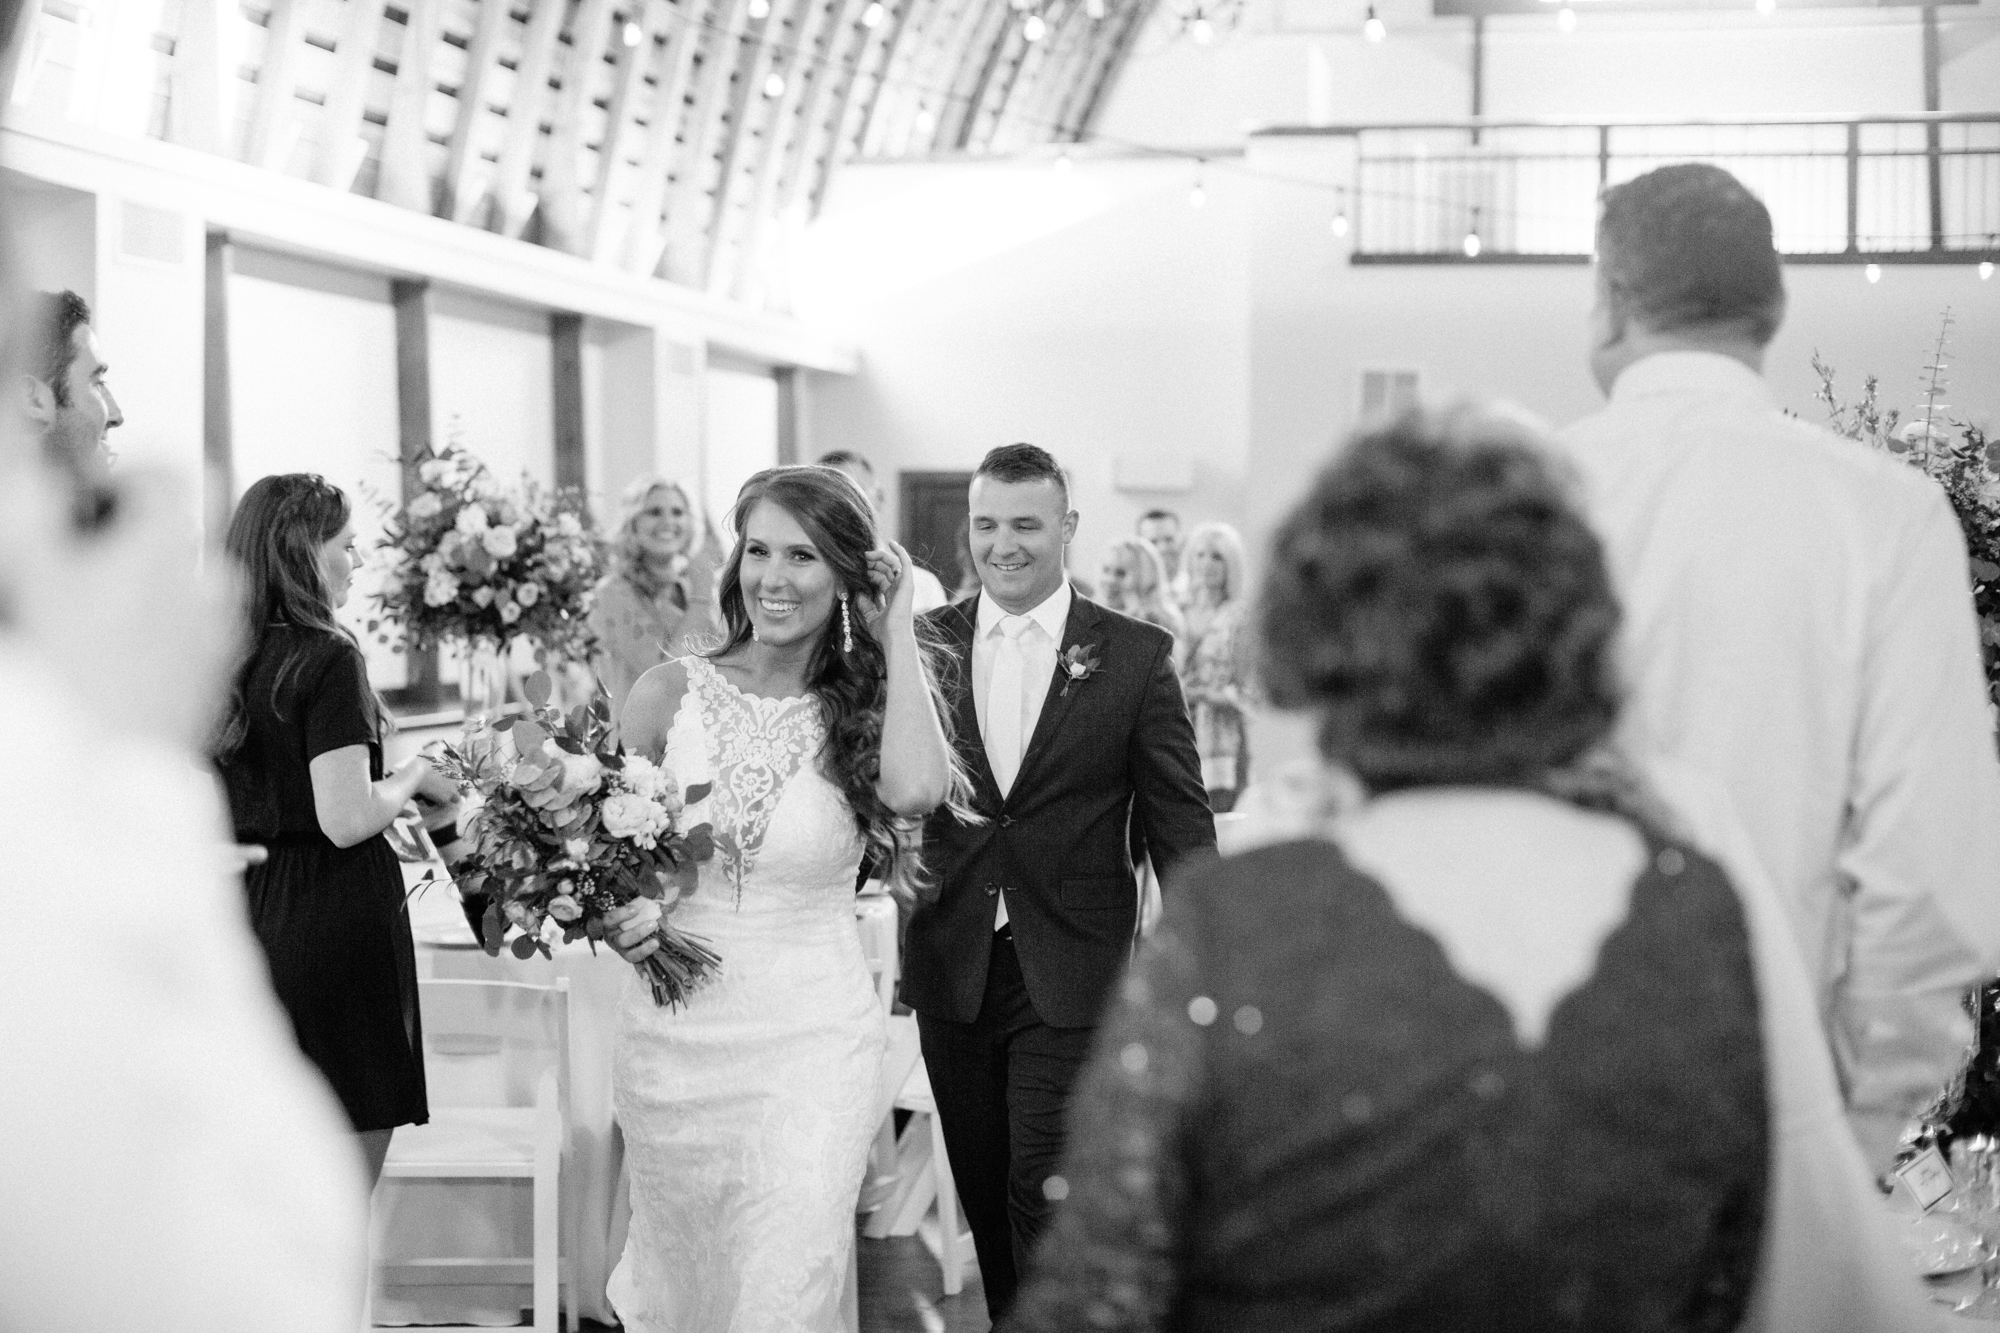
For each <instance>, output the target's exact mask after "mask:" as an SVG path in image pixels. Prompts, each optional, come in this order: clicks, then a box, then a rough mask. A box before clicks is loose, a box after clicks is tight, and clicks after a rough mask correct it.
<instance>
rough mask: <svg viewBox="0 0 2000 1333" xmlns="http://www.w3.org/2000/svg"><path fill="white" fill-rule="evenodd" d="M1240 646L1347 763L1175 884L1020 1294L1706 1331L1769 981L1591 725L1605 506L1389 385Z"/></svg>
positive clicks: (1274, 571)
mask: <svg viewBox="0 0 2000 1333" xmlns="http://www.w3.org/2000/svg"><path fill="white" fill-rule="evenodd" d="M1260 620H1261V624H1260V633H1261V638H1262V646H1263V657H1262V663H1261V667H1262V681H1263V683H1264V685H1265V687H1266V688H1267V689H1268V690H1269V691H1270V694H1271V696H1272V697H1273V699H1274V701H1276V702H1277V703H1278V704H1279V705H1280V706H1281V707H1289V708H1301V709H1310V710H1312V711H1313V712H1315V713H1316V714H1317V715H1318V718H1319V739H1320V746H1321V749H1322V751H1323V753H1324V756H1325V758H1326V759H1327V760H1328V761H1329V762H1330V763H1331V764H1334V765H1338V766H1341V767H1343V768H1344V769H1346V770H1347V771H1348V772H1349V773H1350V774H1351V775H1352V777H1353V779H1354V780H1355V781H1356V782H1357V783H1358V784H1359V785H1360V787H1362V788H1365V791H1366V797H1365V799H1364V800H1362V801H1361V802H1360V803H1359V804H1358V805H1357V806H1356V807H1355V808H1353V809H1351V810H1349V811H1347V812H1346V813H1344V814H1343V815H1341V816H1340V817H1338V818H1336V819H1334V820H1332V821H1330V822H1329V823H1328V824H1327V825H1326V826H1325V827H1323V828H1321V829H1320V830H1319V831H1318V833H1317V835H1316V836H1313V837H1309V838H1304V839H1300V840H1296V841H1291V842H1287V843H1282V844H1279V845H1275V846H1269V847H1265V848H1262V849H1259V850H1257V851H1254V852H1249V853H1246V854H1243V855H1239V856H1236V857H1233V858H1231V859H1229V860H1226V861H1223V862H1221V863H1219V864H1217V865H1215V866H1213V867H1210V868H1208V869H1207V870H1205V871H1204V872H1202V873H1200V874H1198V875H1196V876H1194V877H1192V878H1191V879H1190V880H1189V881H1187V882H1184V883H1182V884H1181V885H1179V886H1178V888H1177V890H1176V891H1175V892H1174V893H1171V894H1170V895H1169V896H1168V905H1167V911H1166V916H1165V918H1164V920H1163V921H1162V924H1161V926H1160V928H1159V930H1158V931H1157V932H1156V933H1155V934H1154V935H1153V936H1152V938H1151V939H1150V940H1149V941H1148V942H1147V943H1146V944H1145V945H1144V946H1143V947H1142V949H1141V951H1140V954H1139V957H1138V960H1137V962H1136V963H1135V965H1134V970H1133V972H1132V974H1131V975H1130V976H1129V977H1128V978H1127V979H1126V981H1125V984H1124V986H1123V989H1122V991H1121V994H1120V997H1119V999H1118V1001H1117V1002H1116V1004H1115V1005H1114V1007H1113V1011H1112V1014H1111V1016H1110V1018H1109V1019H1108V1020H1107V1022H1106V1024H1105V1026H1104V1028H1103V1030H1102V1032H1101V1033H1100V1037H1099V1043H1098V1046H1097V1048H1096V1051H1095V1055H1094V1057H1093V1062H1092V1065H1091V1067H1090V1069H1089V1070H1088V1072H1087V1073H1086V1074H1085V1076H1084V1078H1083V1080H1082V1085H1081V1091H1080V1092H1079V1095H1078V1098H1077V1102H1076V1105H1075V1108H1074V1111H1073V1123H1074V1124H1075V1126H1076V1129H1075V1133H1074V1137H1073V1139H1072V1141H1071V1156H1070V1158H1069V1160H1068V1161H1067V1162H1066V1164H1065V1170H1064V1173H1063V1190H1064V1192H1065V1193H1066V1194H1067V1197H1068V1203H1067V1205H1066V1207H1065V1209H1064V1211H1062V1212H1061V1213H1060V1214H1059V1216H1058V1218H1057V1220H1056V1223H1055V1226H1054V1229H1053V1231H1052V1232H1051V1233H1050V1235H1049V1236H1048V1238H1047V1242H1046V1243H1045V1244H1044V1246H1043V1248H1042V1249H1041V1251H1040V1254H1039V1258H1040V1269H1039V1272H1038V1275H1037V1278H1036V1280H1035V1281H1034V1282H1033V1284H1032V1285H1031V1287H1030V1289H1029V1290H1028V1291H1027V1292H1026V1293H1025V1294H1024V1296H1023V1298H1022V1301H1021V1303H1020V1306H1019V1307H1018V1310H1017V1318H1016V1319H1015V1320H1014V1321H1013V1322H1012V1323H1011V1324H1010V1325H1007V1327H1009V1328H1012V1329H1032V1330H1041V1329H1048V1330H1055V1329H1074V1328H1085V1327H1088V1328H1092V1329H1125V1330H1130V1329H1153V1328H1174V1329H1188V1330H1195V1329H1215V1330H1224V1329H1226V1330H1230V1331H1231V1333H1259V1331H1260V1330H1278V1329H1284V1330H1331V1329H1340V1330H1371V1331H1375V1330H1380V1331H1386V1330H1419V1329H1421V1330H1433V1329H1451V1330H1457V1329H1480V1330H1521V1331H1522V1333H1528V1331H1530V1330H1532V1331H1533V1333H1566V1331H1570V1330H1574V1331H1575V1333H1583V1331H1584V1330H1591V1331H1592V1333H1613V1331H1615V1330H1627V1329H1629V1330H1639V1329H1645V1330H1654V1331H1664V1330H1697V1329H1699V1330H1723V1329H1731V1328H1735V1327H1737V1325H1738V1324H1739V1323H1740V1322H1741V1321H1742V1319H1743V1317H1744V1314H1745V1312H1746V1308H1747V1305H1748V1299H1749V1296H1750V1292H1751V1286H1752V1282H1753V1280H1754V1279H1755V1278H1756V1277H1757V1268H1758V1260H1759V1245H1760V1240H1761V1238H1762V1234H1763V1218H1764V1211H1765V1191H1766V1177H1767V1165H1768V1162H1767V1133H1768V1131H1767V1120H1768V1118H1767V1113H1766V1104H1765V1071H1764V1053H1763V1044H1762V1036H1761V1031H1760V1027H1759V1009H1758V997H1757V992H1756V989H1755V980H1754V978H1753V974H1752V965H1751V954H1750V944H1749V940H1748V935H1747V930H1746V923H1745V917H1744V913H1743V910H1742V909H1741V907H1740V906H1739V903H1738V899H1737V897H1736V894H1735V891H1734V889H1733V888H1732V886H1731V884H1730V882H1729V881H1728V879H1726V878H1725V876H1724V875H1723V873H1722V872H1721V871H1720V870H1719V869H1718V867H1717V866H1716V865H1715V864H1714V863H1712V862H1711V861H1709V860H1708V859H1706V858H1705V857H1703V856H1702V855H1701V854H1699V853H1698V852H1696V851H1695V850H1694V849H1692V848H1691V847H1689V846H1687V845H1685V844H1683V843H1681V842H1678V841H1676V840H1675V839H1674V838H1673V837H1672V836H1671V835H1669V834H1668V833H1666V832H1665V831H1664V830H1663V829H1662V828H1661V827H1660V826H1658V825H1657V824H1656V823H1655V822H1653V821H1652V820H1651V819H1649V818H1648V817H1647V816H1646V815H1645V814H1644V813H1643V803H1642V802H1638V801H1635V800H1634V799H1632V796H1633V789H1631V788H1629V787H1627V786H1624V785H1622V784H1619V783H1617V782H1613V781H1607V780H1605V779H1603V778H1601V777H1597V776H1593V773H1594V772H1595V770H1594V768H1593V763H1592V756H1593V755H1594V754H1595V753H1596V752H1597V751H1598V750H1599V747H1600V746H1601V744H1602V742H1604V740H1605V739H1606V737H1607V736H1608V735H1609V734H1610V731H1611V727H1612V724H1613V721H1614V719H1615V718H1616V716H1617V712H1618V697H1617V694H1616V692H1615V689H1614V685H1613V679H1614V677H1613V661H1612V653H1613V647H1612V635H1613V631H1614V630H1615V628H1616V626H1617V623H1618V611H1617V607H1616V605H1615V604H1614V602H1613V599H1612V594H1611V589H1610V585H1609V583H1608V581H1607V578H1606V574H1605V569H1604V563H1603V559H1602V556H1601V553H1600V551H1599V549H1598V545H1597V542H1596V541H1595V540H1594V538H1593V537H1592V536H1591V534H1590V531H1589V529H1588V528H1586V527H1585V525H1584V523H1583V521H1582V520H1581V519H1580V518H1579V517H1578V516H1577V514H1576V513H1575V512H1574V511H1573V510H1572V509H1571V507H1570V505H1569V503H1568V500H1567V498H1566V496H1565V494H1564V491H1563V488H1562V486H1561V484H1560V483H1559V481H1558V479H1557V478H1556V477H1555V476H1553V475H1552V474H1551V471H1550V469H1549V466H1548V465H1547V464H1546V463H1545V462H1544V461H1543V458H1542V456H1541V454H1540V442H1539V440H1538V439H1537V438H1536V437H1535V436H1534V435H1533V434H1532V433H1531V432H1529V431H1527V430H1526V429H1524V428H1523V427H1521V426H1519V425H1517V424H1515V423H1513V422H1511V421H1509V420H1505V419H1502V418H1500V417H1497V416H1494V415H1489V414H1483V413H1480V412H1478V411H1475V410H1470V409H1466V410H1460V411H1457V412H1453V413H1449V414H1446V415H1442V416H1428V415H1421V414H1412V415H1409V416H1406V417H1403V418H1402V419H1400V420H1398V421H1395V422H1393V423H1391V424H1389V425H1386V426H1384V427H1381V428H1380V429H1377V430H1374V431H1371V432H1369V433H1366V434H1363V435H1361V436H1359V437H1358V438H1356V439H1355V440H1353V441H1352V442H1351V444H1350V446H1349V447H1348V448H1347V449H1346V450H1345V451H1344V452H1343V453H1342V454H1341V456H1340V458H1339V460H1338V461H1337V462H1335V463H1334V464H1333V465H1331V466H1330V467H1328V468H1327V469H1326V470H1325V471H1324V472H1323V473H1322V474H1321V475H1320V477H1319V478H1318V480H1317V482H1316V484H1315V485H1314V486H1313V488H1312V490H1311V492H1310V493H1309V494H1308V495H1307V497H1306V498H1305V500H1304V501H1303V502H1302V503H1301V504H1300V505H1299V506H1298V507H1297V508H1296V509H1295V510H1294V511H1293V512H1292V514H1291V515H1290V517H1289V518H1287V519H1286V520H1285V522H1284V523H1283V524H1282V526H1281V527H1280V529H1279V531H1278V534H1277V537H1276V541H1275V544H1274V548H1273V552H1272V557H1271V563H1270V574H1269V579H1268V583H1267V585H1266V587H1265V588H1264V591H1263V598H1262V606H1261V608H1260Z"/></svg>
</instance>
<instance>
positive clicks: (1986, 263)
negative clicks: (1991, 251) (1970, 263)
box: [1979, 259, 1993, 282]
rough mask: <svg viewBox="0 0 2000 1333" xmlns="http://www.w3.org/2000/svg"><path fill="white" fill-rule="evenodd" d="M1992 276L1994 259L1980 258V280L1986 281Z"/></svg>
mask: <svg viewBox="0 0 2000 1333" xmlns="http://www.w3.org/2000/svg"><path fill="white" fill-rule="evenodd" d="M1992 276H1993V261H1992V260H1990V259H1982V260H1980V261H1979V280H1980V281H1981V282H1985V281H1986V280H1987V279H1988V278H1990V277H1992Z"/></svg>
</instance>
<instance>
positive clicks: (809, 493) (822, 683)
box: [709, 466, 972, 896]
mask: <svg viewBox="0 0 2000 1333" xmlns="http://www.w3.org/2000/svg"><path fill="white" fill-rule="evenodd" d="M766 500H768V501H770V502H771V503H772V504H774V505H777V506H778V507H779V508H780V509H783V510H784V511H785V512H786V513H788V514H790V515H791V516H792V517H793V518H794V519H796V520H797V521H798V524H799V526H800V527H801V528H804V529H805V532H806V536H807V537H809V538H811V540H812V544H813V546H814V547H815V548H816V549H817V550H818V551H819V554H820V556H821V558H822V559H824V560H825V561H826V563H827V566H828V567H829V568H830V569H832V571H833V573H834V578H835V589H834V591H835V600H834V603H833V611H832V614H831V615H829V616H828V617H827V618H826V623H825V624H824V625H822V626H821V627H820V630H819V641H818V642H817V643H816V644H814V646H813V652H812V657H811V659H810V660H809V662H808V663H807V666H806V689H807V690H808V691H810V692H811V694H812V696H813V697H814V698H815V699H817V700H819V706H820V714H821V716H822V717H823V718H824V720H825V722H826V743H825V746H824V748H823V749H822V750H821V752H820V766H821V770H822V771H823V772H824V773H825V774H826V775H827V777H828V779H829V780H830V781H831V782H832V783H833V784H834V785H835V786H836V787H838V788H840V791H841V794H842V795H844V796H846V798H847V804H848V808H849V809H851V810H853V811H854V824H855V827H856V828H857V829H858V830H859V831H860V833H861V836H862V838H863V839H864V840H866V842H867V844H868V852H869V854H870V857H871V859H872V860H873V861H874V863H875V864H876V865H877V866H879V867H880V868H881V870H882V878H883V879H884V880H886V881H887V882H888V883H889V884H890V885H891V886H892V887H894V888H896V889H898V890H900V891H906V892H908V893H911V894H915V895H919V896H921V895H925V894H927V893H928V892H929V891H930V888H931V886H930V883H929V880H928V878H927V877H926V874H925V871H924V865H923V856H922V852H921V850H920V848H919V846H918V842H917V839H916V838H915V837H913V836H911V835H912V834H913V832H914V831H915V828H916V824H917V821H914V820H910V819H905V818H904V817H902V816H900V815H898V814H897V813H896V812H895V811H893V810H891V809H890V808H889V807H888V806H887V805H886V804H884V803H883V801H882V798H881V797H880V796H878V795H877V794H876V792H875V783H876V781H877V779H879V778H880V776H881V773H882V716H883V712H884V710H885V708H886V706H887V703H888V694H889V659H888V655H887V654H886V653H885V652H884V651H883V649H882V642H881V640H880V639H878V638H876V637H875V630H874V628H873V626H872V625H871V624H870V623H869V617H868V616H867V615H865V614H864V613H863V610H862V605H863V601H864V599H866V600H867V601H873V599H874V596H875V585H874V583H873V582H872V581H871V580H870V579H869V577H868V553H869V552H870V551H872V550H874V549H875V548H876V546H877V545H878V544H879V542H878V538H877V535H876V530H875V517H874V510H873V508H872V507H871V506H870V505H869V503H868V497H867V496H865V495H863V494H862V493H861V488H860V487H859V486H856V485H855V484H854V482H853V481H851V480H850V479H849V478H848V477H847V476H846V474H844V473H841V472H838V471H835V470H834V469H833V468H829V467H817V466H812V467H777V468H770V469H767V470H766V471H763V472H759V473H758V474H757V475H756V476H754V477H752V478H750V480H748V481H746V482H744V483H743V489H742V490H741V491H739V492H738V493H737V496H736V506H735V508H734V509H732V510H731V511H730V516H729V521H730V526H731V527H733V528H735V530H736V544H735V547H734V549H732V550H731V551H730V553H729V563H728V564H726V565H724V566H723V569H722V580H721V595H720V597H719V599H718V601H719V605H720V609H721V611H722V644H721V646H720V647H718V648H716V649H715V650H714V651H713V652H711V653H710V654H709V656H710V657H711V658H716V657H724V656H727V655H728V654H730V653H732V652H734V651H736V650H737V649H738V648H740V647H742V646H743V645H744V644H745V643H747V642H749V640H750V638H751V637H752V636H751V625H750V614H749V611H748V610H747V609H746V608H745V607H744V605H743V585H742V582H741V579H742V573H743V546H744V531H745V528H746V527H747V525H748V524H749V521H750V514H751V511H753V510H754V509H756V507H757V506H758V505H759V504H761V503H763V502H764V501H766ZM843 593H844V594H846V596H847V598H848V601H849V604H850V606H851V607H852V608H853V611H852V616H851V621H850V623H851V625H852V638H853V646H852V648H843V646H842V643H841V639H842V631H843V625H842V621H841V610H840V601H839V595H840V594H843ZM917 642H918V647H919V650H920V651H919V654H918V657H919V660H920V662H921V664H922V667H923V672H924V684H925V687H926V689H927V690H928V691H929V693H930V696H931V705H932V707H933V708H935V709H936V710H937V715H938V721H939V722H940V724H941V725H942V726H943V727H944V731H945V749H946V753H947V754H949V755H950V756H951V783H950V789H949V792H948V793H947V795H946V803H947V804H948V805H950V806H951V807H952V808H953V809H954V810H958V811H961V812H968V814H969V807H968V801H969V798H970V793H971V789H972V787H971V782H970V780H969V779H968V777H967V776H966V773H965V771H964V767H963V765H962V764H961V763H960V762H959V759H958V751H957V748H956V747H955V746H954V745H953V744H952V743H951V742H952V735H951V730H952V728H951V710H950V708H949V707H948V706H947V705H946V703H945V700H944V694H943V691H942V690H941V689H940V688H939V684H938V681H939V677H940V673H941V672H942V671H944V670H947V669H949V665H950V663H949V658H948V654H947V653H946V651H945V648H944V645H943V644H942V642H941V641H938V640H936V639H935V638H933V637H931V636H928V635H926V633H925V627H924V625H923V622H921V621H919V622H918V638H917Z"/></svg>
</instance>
